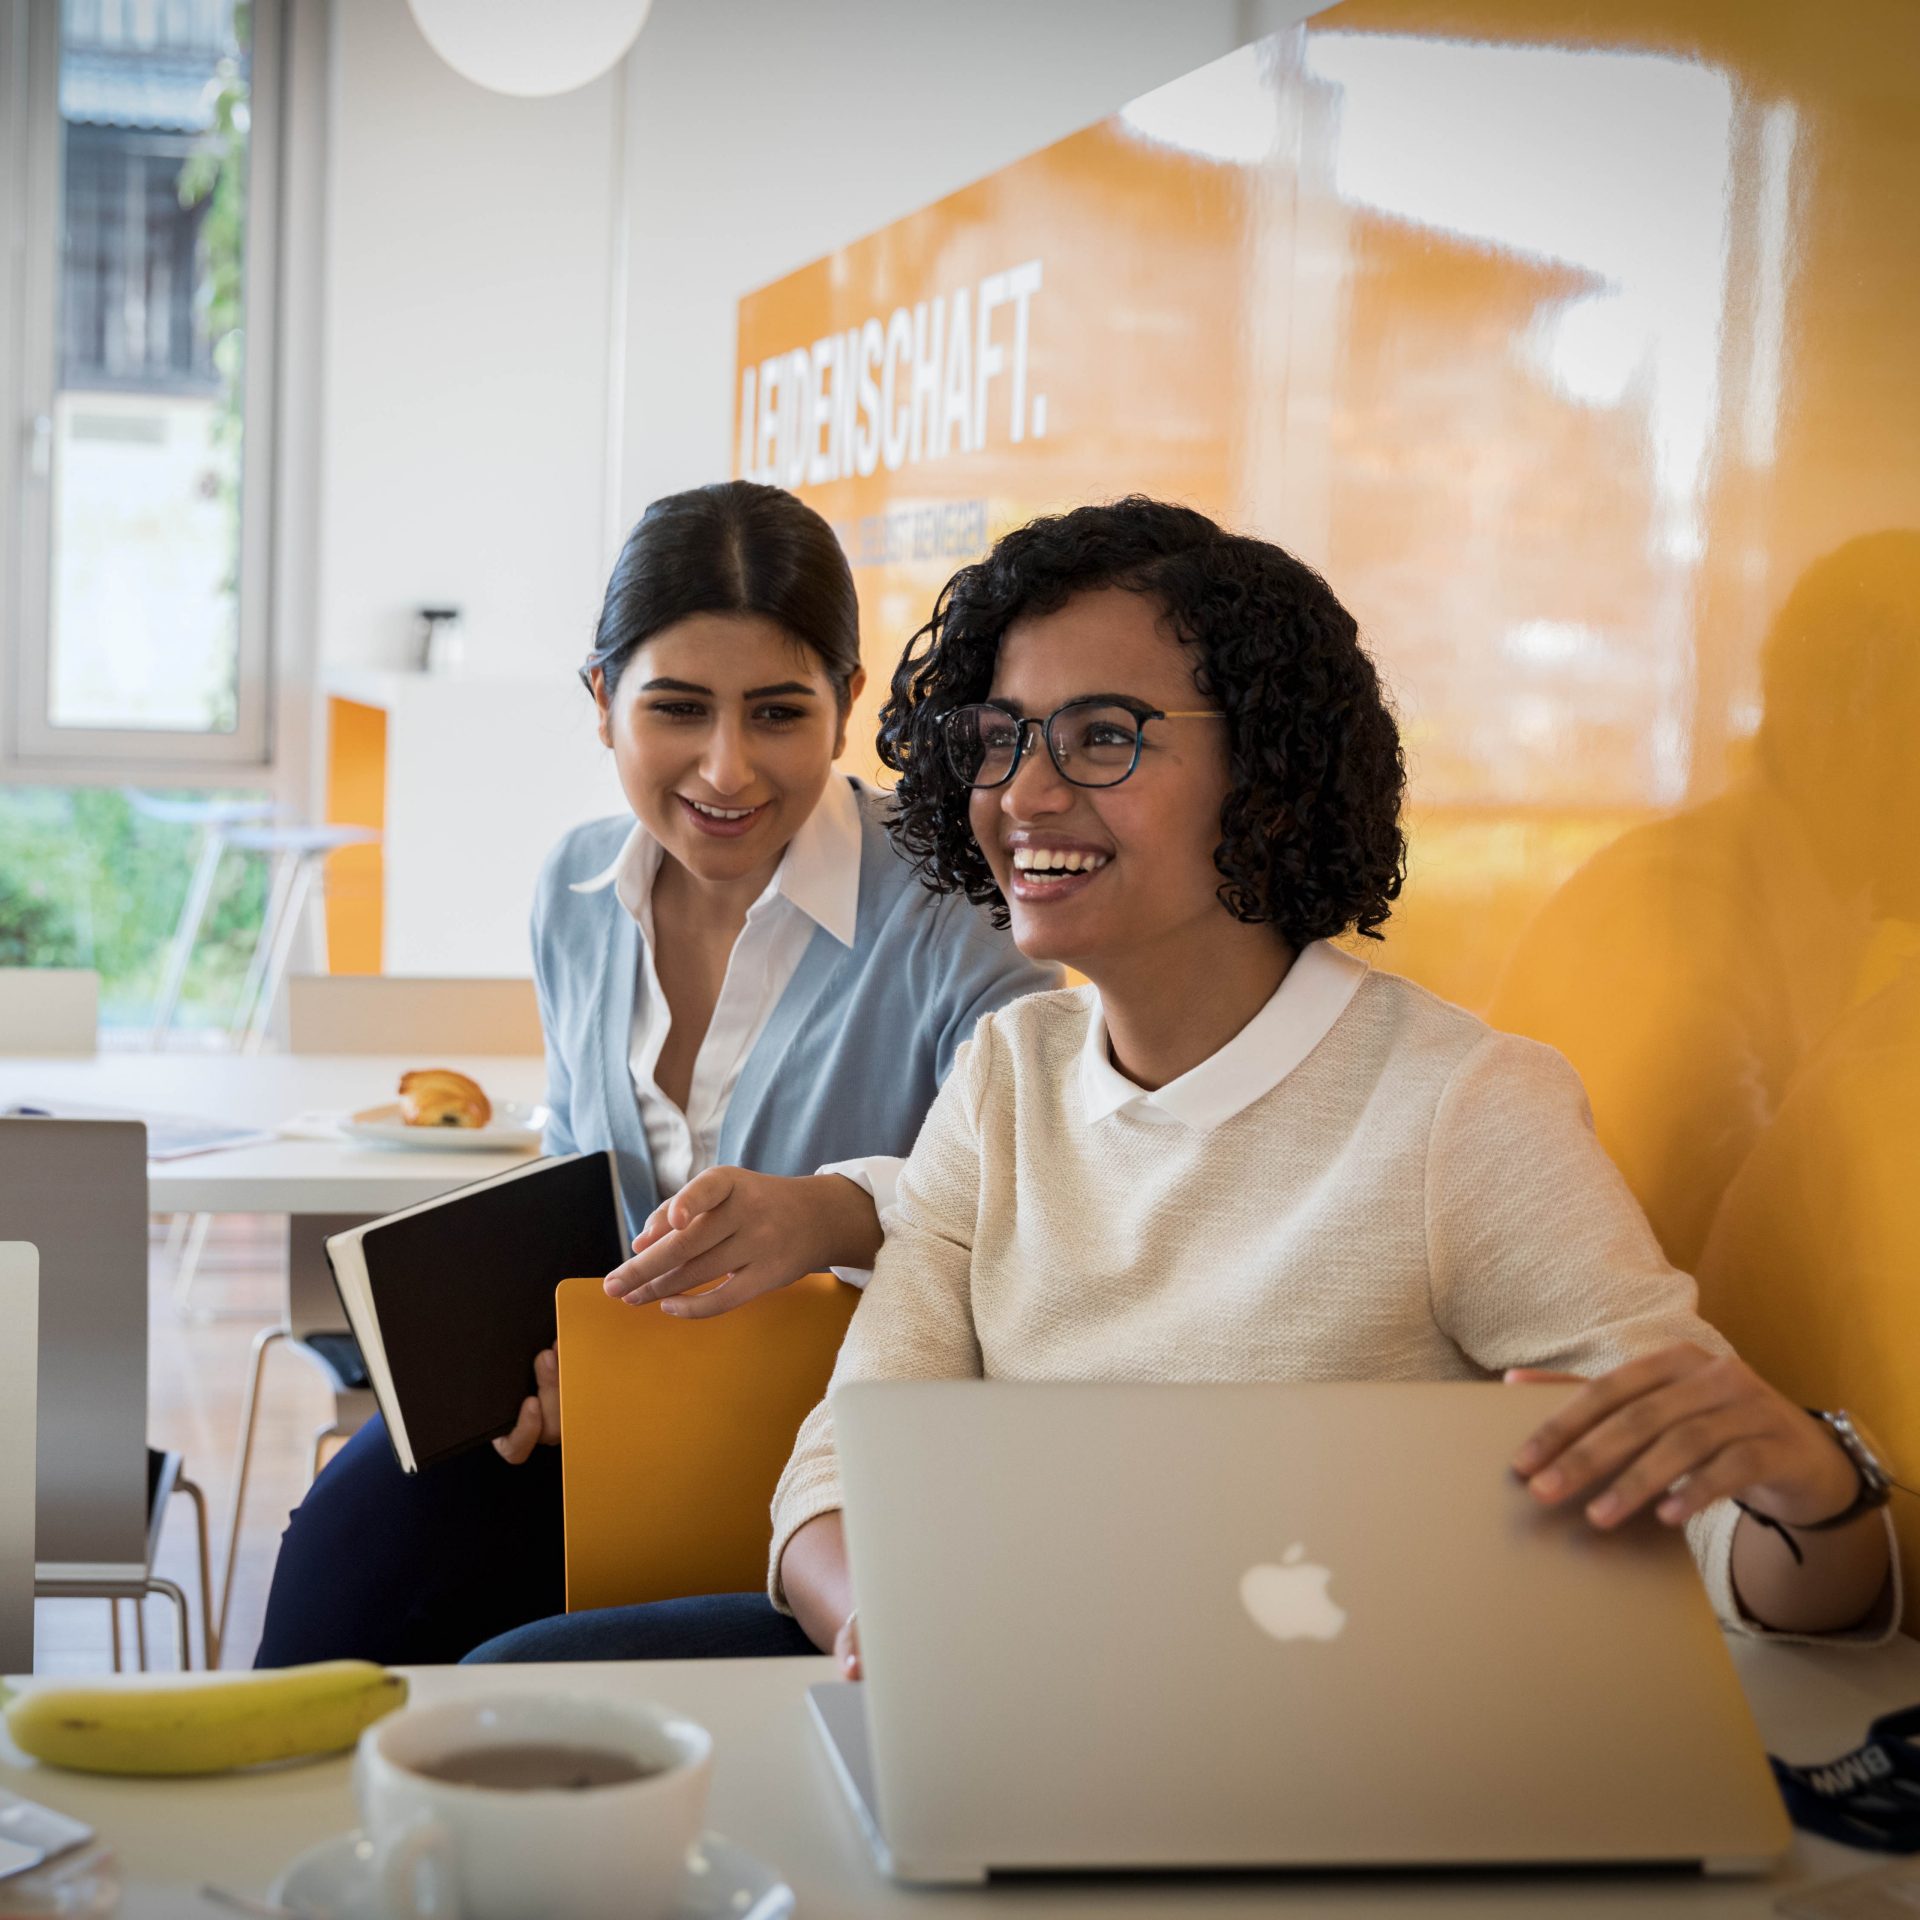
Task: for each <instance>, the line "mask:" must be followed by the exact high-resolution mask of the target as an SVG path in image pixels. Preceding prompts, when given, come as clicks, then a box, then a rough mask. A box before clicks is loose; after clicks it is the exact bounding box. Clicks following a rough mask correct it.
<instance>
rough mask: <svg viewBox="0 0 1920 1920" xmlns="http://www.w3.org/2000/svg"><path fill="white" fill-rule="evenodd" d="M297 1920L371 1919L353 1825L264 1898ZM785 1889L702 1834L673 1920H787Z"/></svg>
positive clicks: (364, 1858) (732, 1848)
mask: <svg viewBox="0 0 1920 1920" xmlns="http://www.w3.org/2000/svg"><path fill="white" fill-rule="evenodd" d="M267 1897H268V1898H269V1899H270V1900H273V1901H276V1902H277V1903H278V1904H279V1905H281V1906H283V1907H287V1908H290V1909H291V1910H292V1911H293V1912H294V1913H297V1914H298V1915H300V1917H301V1920H379V1909H378V1907H377V1906H376V1905H375V1904H374V1888H373V1843H372V1842H371V1841H370V1840H368V1839H367V1838H366V1837H365V1836H364V1835H363V1834H362V1833H361V1832H360V1830H359V1829H358V1828H357V1827H356V1828H355V1829H354V1830H353V1831H352V1832H350V1833H336V1834H335V1835H334V1836H333V1838H332V1839H331V1840H323V1841H321V1842H320V1844H319V1845H318V1846H317V1847H309V1848H308V1849H307V1851H306V1852H305V1853H303V1854H302V1855H301V1856H300V1857H299V1859H297V1860H296V1861H295V1862H294V1863H293V1865H292V1866H290V1867H289V1868H288V1869H287V1870H286V1872H285V1873H283V1874H282V1875H281V1876H280V1878H279V1879H278V1880H276V1881H275V1882H274V1883H273V1888H272V1891H271V1892H270V1893H269V1894H268V1896H267ZM792 1912H793V1889H792V1888H791V1887H790V1886H788V1885H787V1883H786V1882H785V1881H784V1880H782V1879H781V1878H780V1876H779V1875H778V1874H777V1873H775V1872H774V1870H773V1869H772V1868H771V1867H770V1866H768V1865H767V1864H766V1862H765V1861H764V1860H756V1859H755V1858H754V1857H753V1855H752V1854H750V1853H749V1852H748V1851H747V1850H746V1848H745V1847H742V1846H736V1845H735V1844H734V1842H733V1841H731V1840H726V1839H723V1838H722V1837H721V1836H720V1835H719V1834H717V1833H703V1834H702V1835H701V1836H700V1838H699V1839H698V1840H697V1841H696V1842H695V1843H694V1847H693V1851H692V1852H691V1853H690V1854H688V1856H687V1879H686V1884H685V1885H684V1886H683V1887H682V1888H681V1890H680V1899H679V1902H678V1904H677V1905H676V1906H675V1907H674V1909H673V1920H789V1916H790V1915H791V1914H792Z"/></svg>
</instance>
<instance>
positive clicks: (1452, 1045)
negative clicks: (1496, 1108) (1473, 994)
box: [1352, 968, 1578, 1086]
mask: <svg viewBox="0 0 1920 1920" xmlns="http://www.w3.org/2000/svg"><path fill="white" fill-rule="evenodd" d="M1352 1012H1353V1016H1354V1018H1355V1020H1356V1022H1357V1023H1358V1024H1359V1025H1360V1026H1361V1028H1362V1029H1363V1030H1364V1031H1367V1032H1369V1033H1370V1034H1372V1035H1373V1036H1375V1037H1376V1038H1377V1040H1378V1041H1379V1042H1380V1043H1381V1044H1382V1045H1383V1046H1384V1047H1385V1048H1386V1049H1387V1050H1388V1051H1389V1052H1390V1054H1391V1056H1392V1059H1393V1062H1394V1064H1395V1066H1396V1067H1397V1068H1398V1069H1399V1070H1400V1071H1402V1072H1407V1071H1416V1072H1420V1071H1424V1072H1425V1073H1426V1074H1427V1075H1428V1076H1430V1077H1432V1078H1433V1079H1434V1080H1435V1081H1436V1082H1437V1083H1441V1084H1444V1083H1446V1082H1448V1081H1455V1080H1463V1081H1464V1080H1468V1079H1471V1080H1480V1079H1482V1078H1492V1079H1494V1080H1506V1081H1509V1082H1531V1083H1533V1084H1535V1085H1539V1086H1549V1085H1554V1084H1564V1082H1565V1080H1566V1079H1567V1078H1568V1077H1572V1078H1573V1079H1574V1080H1575V1082H1576V1084H1577V1081H1578V1076H1577V1075H1575V1074H1574V1072H1573V1068H1572V1067H1571V1066H1570V1065H1569V1064H1568V1062H1567V1058H1566V1056H1565V1055H1564V1054H1562V1053H1561V1052H1560V1051H1559V1050H1558V1049H1557V1048H1555V1047H1550V1046H1548V1045H1547V1044H1546V1043H1545V1042H1544V1041H1541V1040H1530V1039H1527V1038H1526V1037H1524V1036H1523V1035H1521V1034H1517V1033H1508V1032H1506V1031H1505V1030H1503V1029H1502V1028H1499V1027H1495V1026H1492V1025H1490V1024H1489V1023H1488V1022H1487V1021H1485V1020H1483V1019H1482V1018H1481V1017H1480V1015H1479V1014H1477V1013H1473V1012H1471V1011H1470V1010H1469V1009H1467V1008H1466V1007H1462V1006H1457V1005H1456V1004H1455V1003H1454V1002H1453V1001H1451V1000H1447V999H1443V998H1442V997H1441V996H1440V995H1439V994H1437V993H1434V992H1433V991H1432V990H1431V989H1429V988H1427V987H1423V986H1421V985H1420V984H1419V982H1418V981H1415V980H1409V979H1408V978H1407V977H1406V976H1405V975H1404V974H1398V973H1389V972H1386V971H1385V970H1384V969H1381V968H1374V969H1372V970H1370V971H1369V973H1368V975H1367V977H1366V979H1365V980H1364V981H1362V982H1361V986H1360V991H1359V992H1358V993H1357V994H1355V996H1354V1001H1353V1008H1352Z"/></svg>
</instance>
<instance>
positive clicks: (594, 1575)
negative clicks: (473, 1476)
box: [554, 1273, 860, 1613]
mask: <svg viewBox="0 0 1920 1920" xmlns="http://www.w3.org/2000/svg"><path fill="white" fill-rule="evenodd" d="M554 1297H555V1302H556V1305H557V1307H558V1312H559V1322H560V1348H559V1351H560V1432H561V1443H560V1461H561V1475H562V1480H563V1483H564V1487H565V1499H566V1532H567V1611H568V1612H569V1613H577V1612H579V1611H581V1610H582V1609H584V1608H587V1607H615V1606H629V1605H633V1604H635V1603H637V1602H639V1601H643V1600H670V1599H676V1598H679V1597H680V1596H682V1595H686V1594H698V1593H742V1592H753V1591H756V1590H758V1589H760V1588H762V1587H764V1586H765V1584H766V1578H767V1550H768V1548H769V1546H770V1545H771V1543H772V1539H773V1522H772V1518H771V1514H770V1508H771V1504H772V1500H773V1490H774V1486H775V1484H776V1483H777V1482H778V1480H779V1478H780V1471H781V1469H782V1468H783V1467H784V1466H785V1465H786V1464H787V1456H788V1455H789V1454H790V1453H791V1452H792V1451H793V1441H794V1436H795V1435H796V1434H797V1433H798V1432H799V1430H800V1423H801V1421H802V1420H804V1419H805V1418H806V1417H807V1415H808V1413H809V1412H811V1411H812V1409H813V1408H814V1407H815V1406H816V1405H817V1404H818V1403H819V1401H820V1400H821V1398H822V1397H823V1396H824V1395H825V1393H826V1390H827V1381H828V1378H829V1376H830V1375H831V1374H832V1372H833V1362H834V1356H835V1355H836V1354H837V1353H838V1352H839V1351H840V1339H841V1336H842V1335H843V1334H844V1333H845V1332H846V1327H847V1321H848V1320H849V1319H850V1318H851V1317H852V1314H853V1310H854V1308H855V1306H857V1305H858V1304H859V1300H860V1294H859V1291H858V1289H856V1288H854V1287H849V1286H847V1285H845V1284H843V1283H842V1282H841V1281H838V1280H836V1279H834V1278H833V1276H832V1275H831V1274H825V1273H810V1274H808V1275H806V1276H805V1277H804V1278H803V1279H800V1280H796V1281H795V1282H794V1283H793V1285H791V1286H789V1287H783V1288H781V1289H780V1290H779V1291H778V1292H777V1293H770V1294H766V1295H763V1296H762V1297H761V1298H760V1299H758V1300H754V1301H751V1302H750V1303H749V1304H748V1305H746V1306H744V1307H737V1308H735V1309H734V1311H733V1312H731V1313H725V1314H721V1315H719V1316H717V1317H716V1318H714V1319H711V1320H678V1319H675V1318H673V1317H672V1316H671V1315H669V1314H664V1313H662V1312H661V1311H660V1309H659V1308H658V1307H655V1306H644V1307H630V1306H627V1305H626V1304H625V1303H624V1302H623V1301H618V1300H610V1299H609V1298H608V1297H607V1294H606V1290H605V1289H604V1287H603V1286H602V1285H601V1283H600V1281H599V1280H598V1279H591V1278H589V1279H579V1280H563V1281H561V1283H560V1285H559V1286H558V1288H556V1289H555V1296H554Z"/></svg>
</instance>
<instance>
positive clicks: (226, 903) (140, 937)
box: [0, 787, 266, 1026]
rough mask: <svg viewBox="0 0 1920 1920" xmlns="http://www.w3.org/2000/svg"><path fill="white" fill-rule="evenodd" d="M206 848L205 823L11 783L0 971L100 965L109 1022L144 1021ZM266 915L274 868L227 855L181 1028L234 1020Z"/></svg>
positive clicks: (3, 831)
mask: <svg viewBox="0 0 1920 1920" xmlns="http://www.w3.org/2000/svg"><path fill="white" fill-rule="evenodd" d="M199 851H200V839H199V833H198V831H197V830H196V829H195V828H192V827H183V826H176V825H173V824H171V823H168V822H163V821H157V820H148V819H144V818H143V817H142V816H141V815H140V814H139V813H137V812H136V811H135V810H134V808H133V806H132V805H131V804H130V803H129V801H128V800H127V797H126V795H125V794H123V793H120V792H117V791H113V790H110V789H104V788H93V787H72V788H66V787H5V788H0V966H8V967H91V968H93V969H94V970H95V971H96V972H98V973H99V975H100V1017H101V1022H102V1024H103V1025H108V1026H139V1025H143V1024H144V1023H145V1022H146V1021H148V1020H149V1019H151V1018H152V1015H153V1007H154V1002H155V998H156V996H157V994H158V991H159V986H160V977H161V974H162V972H163V971H164V969H165V966H166V956H167V946H168V943H169V941H170V940H171V939H172V937H173V930H174V927H175V925H176V923H177V922H178V920H179V917H180V909H181V906H182V904H183V903H184V901H185V899H186V895H187V886H188V883H189V881H190V880H191V878H192V873H193V864H194V861H195V859H196V857H197V856H198V854H199ZM265 909H266V872H265V864H264V862H263V861H262V860H261V859H260V857H259V856H258V855H257V854H248V855H242V854H237V853H230V854H228V855H227V857H226V859H225V860H224V861H223V862H222V865H221V871H220V875H219V878H218V880H217V881H216V883H215V888H214V899H213V904H212V906H211V908H210V909H209V911H208V914H207V919H206V924H205V925H204V926H203V927H202V929H201V934H200V940H199V943H198V946H197V947H196V950H195V957H194V963H193V966H192V967H191V968H190V969H189V971H188V974H187V984H186V992H185V994H184V996H183V998H182V1001H181V1006H180V1011H179V1014H178V1015H177V1017H176V1019H177V1024H178V1025H180V1026H208V1025H213V1026H225V1025H227V1024H228V1023H229V1022H230V1020H231V1018H232V1013H233V1009H234V1006H235V1003H236V1002H237V1000H238V997H239V992H240V984H241V981H242V979H243V978H244V976H245V974H246V970H247V961H248V959H249V958H250V957H251V955H252V953H253V947H254V940H255V937H256V936H257V934H258V932H259V929H260V921H261V918H262V915H263V914H264V912H265Z"/></svg>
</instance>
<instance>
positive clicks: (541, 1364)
mask: <svg viewBox="0 0 1920 1920" xmlns="http://www.w3.org/2000/svg"><path fill="white" fill-rule="evenodd" d="M533 1385H534V1391H533V1392H532V1393H530V1394H528V1395H527V1397H526V1398H525V1399H524V1400H523V1401H521V1403H520V1418H519V1419H518V1420H516V1421H515V1422H514V1423H513V1431H512V1432H511V1433H503V1434H500V1435H498V1436H496V1438H495V1440H494V1443H493V1450H494V1452H495V1453H497V1454H498V1455H499V1456H500V1458H501V1459H502V1460H504V1461H505V1462H506V1463H507V1465H508V1466H510V1467H517V1466H519V1465H520V1464H521V1463H522V1462H523V1461H526V1460H529V1459H531V1458H532V1457H533V1450H534V1448H535V1447H557V1446H558V1445H559V1444H560V1356H559V1355H558V1354H556V1353H555V1352H554V1351H553V1349H552V1348H551V1347H549V1348H548V1349H547V1351H546V1352H545V1353H542V1354H537V1355H536V1356H535V1357H534V1362H533Z"/></svg>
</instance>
